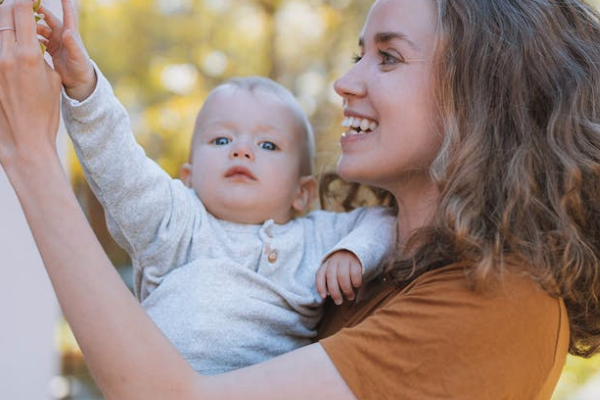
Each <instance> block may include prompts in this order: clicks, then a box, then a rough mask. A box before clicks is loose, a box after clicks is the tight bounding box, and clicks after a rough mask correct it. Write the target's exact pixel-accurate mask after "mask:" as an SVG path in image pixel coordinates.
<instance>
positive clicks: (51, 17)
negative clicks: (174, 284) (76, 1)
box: [38, 4, 62, 30]
mask: <svg viewBox="0 0 600 400" xmlns="http://www.w3.org/2000/svg"><path fill="white" fill-rule="evenodd" d="M38 12H39V13H41V14H44V22H46V24H48V26H49V27H50V28H52V29H53V30H59V29H61V28H62V20H61V19H60V18H58V17H57V16H56V14H54V13H53V12H52V11H51V10H50V9H49V8H47V7H46V6H44V5H43V4H42V5H41V6H40V8H39V10H38Z"/></svg>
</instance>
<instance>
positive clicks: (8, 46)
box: [0, 0, 60, 178]
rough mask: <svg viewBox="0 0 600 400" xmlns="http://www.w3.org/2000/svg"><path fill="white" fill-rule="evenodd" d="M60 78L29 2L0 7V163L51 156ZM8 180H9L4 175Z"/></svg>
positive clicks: (6, 164) (6, 165) (22, 0)
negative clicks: (40, 41) (49, 61)
mask: <svg viewBox="0 0 600 400" xmlns="http://www.w3.org/2000/svg"><path fill="white" fill-rule="evenodd" d="M59 95H60V77H59V76H58V74H57V73H56V72H55V71H54V70H53V69H52V68H50V66H49V65H48V64H47V63H46V61H45V60H44V57H43V54H42V53H41V52H40V47H39V44H38V39H37V35H36V22H35V19H34V15H33V13H32V12H31V0H14V1H11V0H9V1H6V2H5V3H4V4H3V5H1V6H0V163H1V164H2V166H3V167H4V168H5V169H6V170H8V169H10V168H11V167H12V166H13V164H15V163H19V162H21V163H22V162H25V163H26V162H27V160H31V159H32V158H33V157H39V156H40V155H41V154H47V153H48V152H49V151H53V152H55V149H56V143H55V142H56V132H57V130H58V123H59V118H60V117H59V115H60V114H59V104H60V103H59ZM9 178H10V176H9Z"/></svg>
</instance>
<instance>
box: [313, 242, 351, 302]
mask: <svg viewBox="0 0 600 400" xmlns="http://www.w3.org/2000/svg"><path fill="white" fill-rule="evenodd" d="M362 274H363V267H362V265H361V263H360V260H359V259H358V257H356V255H355V254H354V253H352V252H350V251H348V250H339V251H336V252H334V253H333V254H331V255H330V256H329V257H327V259H326V260H325V261H324V262H323V264H321V267H319V270H318V271H317V278H316V282H315V283H316V286H317V291H318V292H319V294H320V295H321V298H323V299H324V298H325V297H327V295H330V296H331V299H332V300H333V301H334V303H335V304H337V305H340V304H342V302H343V301H344V299H343V296H346V298H347V299H348V300H350V301H352V300H354V289H358V288H360V286H361V285H362Z"/></svg>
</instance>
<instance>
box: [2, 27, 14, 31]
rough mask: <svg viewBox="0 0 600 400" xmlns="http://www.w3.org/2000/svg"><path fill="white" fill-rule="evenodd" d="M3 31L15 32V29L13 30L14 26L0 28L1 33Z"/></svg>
mask: <svg viewBox="0 0 600 400" xmlns="http://www.w3.org/2000/svg"><path fill="white" fill-rule="evenodd" d="M2 31H13V32H14V31H15V28H13V27H12V26H5V27H2V28H0V32H2Z"/></svg>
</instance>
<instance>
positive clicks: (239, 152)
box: [231, 146, 254, 160]
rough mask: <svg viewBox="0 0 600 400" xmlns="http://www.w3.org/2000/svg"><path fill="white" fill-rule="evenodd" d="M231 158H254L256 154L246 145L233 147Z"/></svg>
mask: <svg viewBox="0 0 600 400" xmlns="http://www.w3.org/2000/svg"><path fill="white" fill-rule="evenodd" d="M231 158H245V159H247V160H254V154H253V153H252V150H250V148H248V147H246V146H238V147H235V148H233V149H231Z"/></svg>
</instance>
